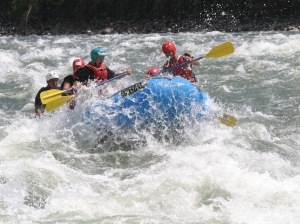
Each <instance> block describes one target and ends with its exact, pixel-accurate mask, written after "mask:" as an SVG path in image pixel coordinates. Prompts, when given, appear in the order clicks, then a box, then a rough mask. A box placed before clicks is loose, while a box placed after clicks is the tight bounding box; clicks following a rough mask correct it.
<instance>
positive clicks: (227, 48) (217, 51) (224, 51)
mask: <svg viewBox="0 0 300 224" xmlns="http://www.w3.org/2000/svg"><path fill="white" fill-rule="evenodd" d="M233 52H234V47H233V45H232V43H231V42H225V43H223V44H220V45H218V46H216V47H214V48H213V49H211V50H210V51H209V52H208V53H207V54H206V55H205V56H204V58H218V57H222V56H225V55H228V54H232V53H233Z"/></svg>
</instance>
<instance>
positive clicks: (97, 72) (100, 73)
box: [87, 63, 108, 82]
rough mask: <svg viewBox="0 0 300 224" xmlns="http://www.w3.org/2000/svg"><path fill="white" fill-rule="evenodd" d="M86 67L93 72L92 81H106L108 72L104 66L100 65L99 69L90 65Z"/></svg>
mask: <svg viewBox="0 0 300 224" xmlns="http://www.w3.org/2000/svg"><path fill="white" fill-rule="evenodd" d="M87 67H88V68H90V69H91V70H92V71H93V72H94V79H97V80H100V81H101V82H104V81H106V80H107V79H108V72H107V67H106V65H105V64H103V63H102V64H101V65H100V67H95V66H93V65H91V64H88V65H87Z"/></svg>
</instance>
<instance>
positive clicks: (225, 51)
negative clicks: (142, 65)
mask: <svg viewBox="0 0 300 224" xmlns="http://www.w3.org/2000/svg"><path fill="white" fill-rule="evenodd" d="M233 52H234V47H233V45H232V43H231V42H225V43H223V44H220V45H218V46H216V47H214V48H212V49H211V50H210V51H209V52H208V53H207V54H206V55H204V56H202V57H199V58H196V59H195V61H198V60H200V59H202V58H219V57H223V56H226V55H229V54H232V53H233ZM189 63H191V62H189V61H186V62H184V63H182V64H180V65H176V66H174V67H171V68H167V69H165V70H162V71H160V72H157V73H155V74H153V76H156V75H158V74H160V73H165V72H169V71H172V70H174V69H177V68H180V67H182V66H185V65H187V64H189Z"/></svg>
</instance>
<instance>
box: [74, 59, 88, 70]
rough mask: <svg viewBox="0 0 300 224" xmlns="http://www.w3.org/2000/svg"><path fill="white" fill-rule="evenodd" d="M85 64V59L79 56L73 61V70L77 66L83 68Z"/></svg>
mask: <svg viewBox="0 0 300 224" xmlns="http://www.w3.org/2000/svg"><path fill="white" fill-rule="evenodd" d="M84 66H85V63H84V60H82V59H81V58H77V59H75V60H74V61H73V70H74V69H75V68H82V67H84Z"/></svg>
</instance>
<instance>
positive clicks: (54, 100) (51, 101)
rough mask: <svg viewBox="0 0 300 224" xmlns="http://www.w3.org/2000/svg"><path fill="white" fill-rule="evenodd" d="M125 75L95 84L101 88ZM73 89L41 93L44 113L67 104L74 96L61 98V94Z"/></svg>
mask: <svg viewBox="0 0 300 224" xmlns="http://www.w3.org/2000/svg"><path fill="white" fill-rule="evenodd" d="M125 75H126V73H122V74H120V75H118V76H116V77H113V78H111V79H109V80H106V81H105V82H100V83H98V84H97V86H101V85H104V84H106V83H108V82H111V81H113V80H115V79H119V78H122V77H123V76H125ZM72 89H73V88H69V89H66V90H58V89H51V90H48V91H44V92H41V94H40V97H41V101H42V103H43V104H46V111H48V112H49V111H51V110H54V109H56V108H58V107H60V106H62V105H64V104H65V103H66V102H68V101H69V100H70V99H72V98H73V97H74V96H75V95H70V96H67V97H65V96H61V94H63V93H65V92H67V91H71V90H72Z"/></svg>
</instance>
